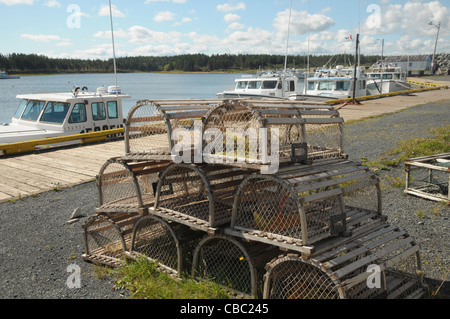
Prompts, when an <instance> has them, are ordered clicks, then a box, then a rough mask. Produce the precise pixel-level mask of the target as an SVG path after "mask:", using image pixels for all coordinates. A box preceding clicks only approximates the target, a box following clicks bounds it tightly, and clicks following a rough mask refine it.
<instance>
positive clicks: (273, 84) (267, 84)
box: [262, 81, 278, 90]
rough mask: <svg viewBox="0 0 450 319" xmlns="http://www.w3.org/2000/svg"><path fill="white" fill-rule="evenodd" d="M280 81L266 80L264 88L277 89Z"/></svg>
mask: <svg viewBox="0 0 450 319" xmlns="http://www.w3.org/2000/svg"><path fill="white" fill-rule="evenodd" d="M277 84H278V81H264V82H263V84H262V88H263V89H270V90H271V89H275V88H276V87H277Z"/></svg>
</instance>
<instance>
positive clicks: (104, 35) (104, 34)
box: [94, 29, 130, 39]
mask: <svg viewBox="0 0 450 319" xmlns="http://www.w3.org/2000/svg"><path fill="white" fill-rule="evenodd" d="M129 36H130V35H129V33H128V32H127V31H124V30H122V29H118V30H114V37H115V38H128V37H129ZM94 37H96V38H100V39H111V31H98V32H97V33H95V34H94Z"/></svg>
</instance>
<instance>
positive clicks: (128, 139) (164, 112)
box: [123, 100, 223, 160]
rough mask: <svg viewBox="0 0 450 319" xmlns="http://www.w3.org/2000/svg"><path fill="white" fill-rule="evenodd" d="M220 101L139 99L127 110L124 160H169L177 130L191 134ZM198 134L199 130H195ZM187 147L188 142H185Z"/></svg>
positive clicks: (175, 141)
mask: <svg viewBox="0 0 450 319" xmlns="http://www.w3.org/2000/svg"><path fill="white" fill-rule="evenodd" d="M219 103H223V102H222V101H221V100H212V101H207V100H166V101H163V100H158V101H150V100H142V101H138V102H137V104H136V105H135V106H134V107H133V108H132V109H131V110H130V112H129V113H128V117H127V120H126V125H125V155H124V156H123V158H124V159H132V160H136V159H144V160H148V159H151V160H155V159H162V160H172V159H173V157H172V150H173V148H174V146H175V145H176V144H177V140H176V139H175V137H174V132H175V131H176V130H177V129H178V130H179V131H182V132H183V131H184V132H188V133H193V132H194V129H195V128H196V127H195V124H196V120H197V121H198V123H201V118H202V117H203V116H204V115H205V114H206V113H207V111H208V110H209V109H210V108H211V107H213V106H215V105H217V104H219ZM198 131H201V127H199V128H198ZM189 138H191V136H189ZM184 142H185V143H186V144H187V145H189V147H191V146H192V142H191V141H184Z"/></svg>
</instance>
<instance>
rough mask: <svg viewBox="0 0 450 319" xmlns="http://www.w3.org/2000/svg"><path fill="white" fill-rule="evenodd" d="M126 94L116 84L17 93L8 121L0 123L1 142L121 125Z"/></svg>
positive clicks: (42, 137) (20, 140) (119, 126)
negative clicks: (53, 91) (60, 91)
mask: <svg viewBox="0 0 450 319" xmlns="http://www.w3.org/2000/svg"><path fill="white" fill-rule="evenodd" d="M129 97H130V96H128V95H125V94H122V93H121V90H120V88H119V87H117V86H110V87H108V89H106V88H103V87H102V88H98V89H97V90H96V92H89V91H88V89H87V88H86V87H83V88H82V89H80V88H79V87H74V88H73V89H72V92H62V93H37V94H23V95H18V96H17V98H18V99H20V100H21V101H20V104H19V107H18V109H17V111H16V113H15V114H14V116H13V118H12V121H11V123H7V124H2V125H0V144H8V143H14V142H23V141H29V140H37V139H44V138H50V137H59V136H64V135H74V134H82V133H89V132H96V131H104V130H110V129H115V128H121V127H123V112H122V99H124V98H129Z"/></svg>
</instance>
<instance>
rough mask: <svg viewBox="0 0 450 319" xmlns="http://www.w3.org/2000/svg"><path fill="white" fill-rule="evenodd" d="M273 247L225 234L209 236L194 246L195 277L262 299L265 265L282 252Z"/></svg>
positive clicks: (240, 294) (240, 293) (246, 296)
mask: <svg viewBox="0 0 450 319" xmlns="http://www.w3.org/2000/svg"><path fill="white" fill-rule="evenodd" d="M279 253H280V252H279V250H278V249H276V248H275V247H274V246H270V245H266V244H262V243H257V242H246V241H242V240H240V239H238V238H233V237H231V236H226V235H217V236H206V237H204V238H203V239H202V240H201V241H200V242H199V243H198V245H197V247H196V248H195V252H194V259H193V265H192V277H193V278H196V279H198V280H211V281H213V282H215V283H216V284H218V285H221V286H223V287H226V288H228V289H230V290H232V291H234V292H235V293H237V294H238V295H239V296H240V297H245V298H260V297H262V292H263V275H264V271H265V270H264V267H265V265H266V264H267V262H268V261H270V260H271V259H273V258H274V257H275V256H277V255H279Z"/></svg>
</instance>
